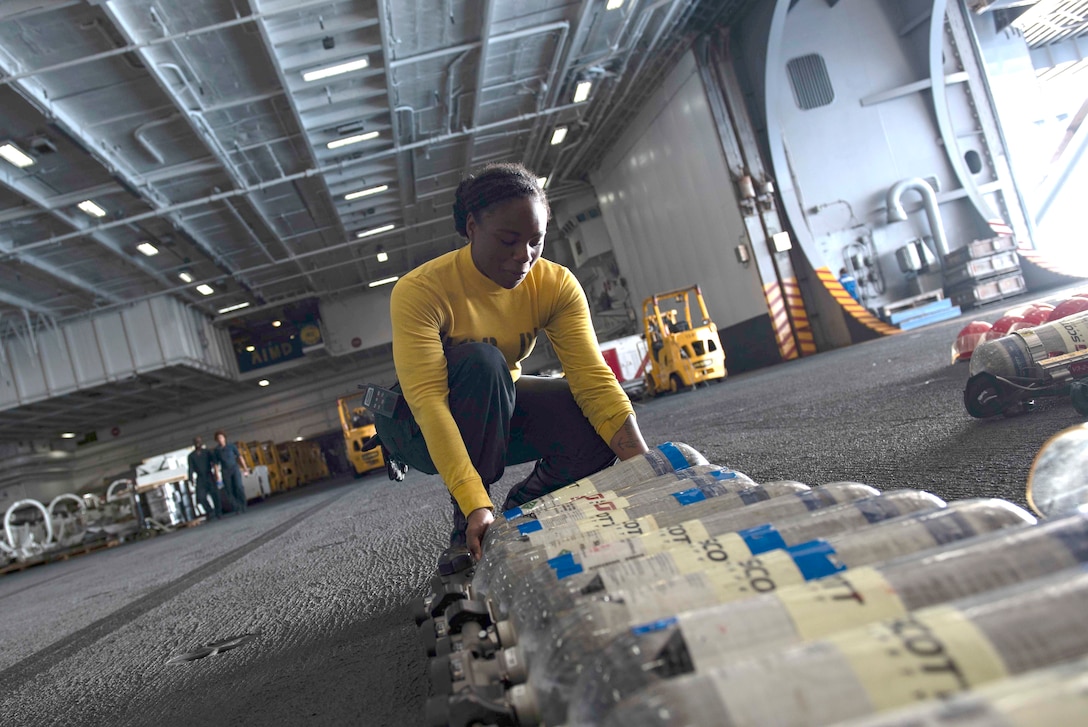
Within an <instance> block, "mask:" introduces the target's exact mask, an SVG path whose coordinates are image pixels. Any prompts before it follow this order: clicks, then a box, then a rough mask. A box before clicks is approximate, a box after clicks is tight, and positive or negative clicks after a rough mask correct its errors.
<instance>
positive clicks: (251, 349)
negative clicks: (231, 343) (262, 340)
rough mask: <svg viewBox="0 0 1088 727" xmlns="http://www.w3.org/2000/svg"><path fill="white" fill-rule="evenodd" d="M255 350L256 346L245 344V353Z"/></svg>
mask: <svg viewBox="0 0 1088 727" xmlns="http://www.w3.org/2000/svg"><path fill="white" fill-rule="evenodd" d="M256 350H257V347H256V346H246V353H253V352H254V351H256Z"/></svg>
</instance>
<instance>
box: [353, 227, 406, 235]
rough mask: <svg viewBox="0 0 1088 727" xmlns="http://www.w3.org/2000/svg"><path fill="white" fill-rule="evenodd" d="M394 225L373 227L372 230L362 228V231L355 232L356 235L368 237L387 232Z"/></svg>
mask: <svg viewBox="0 0 1088 727" xmlns="http://www.w3.org/2000/svg"><path fill="white" fill-rule="evenodd" d="M394 227H396V225H382V226H381V227H375V228H374V229H373V230H363V231H362V232H356V233H355V236H356V237H370V236H371V235H380V234H382V233H383V232H389V231H390V230H392V229H393V228H394Z"/></svg>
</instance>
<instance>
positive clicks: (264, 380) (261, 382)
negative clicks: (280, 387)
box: [257, 379, 272, 386]
mask: <svg viewBox="0 0 1088 727" xmlns="http://www.w3.org/2000/svg"><path fill="white" fill-rule="evenodd" d="M271 383H272V382H271V381H269V380H268V379H261V380H260V381H258V382H257V386H268V385H269V384H271Z"/></svg>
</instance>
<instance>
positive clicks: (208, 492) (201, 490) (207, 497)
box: [196, 476, 223, 520]
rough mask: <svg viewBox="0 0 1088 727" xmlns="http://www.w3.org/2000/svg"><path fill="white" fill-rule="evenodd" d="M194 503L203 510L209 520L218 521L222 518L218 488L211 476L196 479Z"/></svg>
mask: <svg viewBox="0 0 1088 727" xmlns="http://www.w3.org/2000/svg"><path fill="white" fill-rule="evenodd" d="M196 501H197V502H198V503H199V504H200V505H201V506H202V507H203V508H204V511H205V513H206V514H207V515H208V517H209V518H211V519H213V520H218V519H219V518H221V517H222V516H223V505H222V503H220V502H219V486H218V485H216V483H215V480H213V479H212V478H211V476H208V477H200V476H198V477H197V478H196ZM209 503H210V506H209Z"/></svg>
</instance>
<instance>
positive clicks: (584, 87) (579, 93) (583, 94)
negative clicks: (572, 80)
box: [574, 81, 593, 103]
mask: <svg viewBox="0 0 1088 727" xmlns="http://www.w3.org/2000/svg"><path fill="white" fill-rule="evenodd" d="M592 88H593V81H579V82H578V85H577V86H575V87H574V103H582V102H583V101H585V100H586V99H587V98H589V92H590V90H592Z"/></svg>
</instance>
